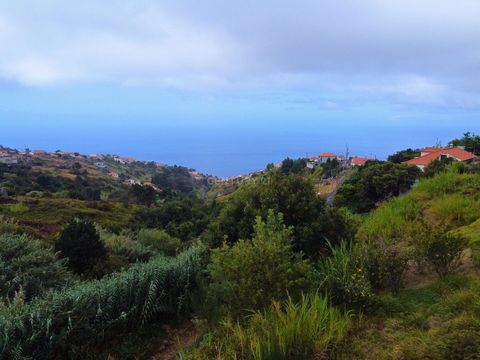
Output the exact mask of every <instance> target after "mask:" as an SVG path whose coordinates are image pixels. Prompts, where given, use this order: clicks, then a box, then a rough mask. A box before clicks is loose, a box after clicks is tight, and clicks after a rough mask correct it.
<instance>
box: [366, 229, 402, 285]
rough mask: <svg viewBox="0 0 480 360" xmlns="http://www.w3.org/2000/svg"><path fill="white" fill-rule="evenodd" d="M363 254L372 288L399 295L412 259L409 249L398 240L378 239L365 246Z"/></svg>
mask: <svg viewBox="0 0 480 360" xmlns="http://www.w3.org/2000/svg"><path fill="white" fill-rule="evenodd" d="M362 252H363V254H362V256H363V257H364V261H365V268H366V271H367V276H368V278H369V280H370V283H371V284H372V286H373V287H374V288H375V289H389V290H390V291H391V293H392V294H394V295H396V294H398V292H399V291H400V289H401V288H402V287H403V281H404V275H405V272H406V270H407V268H408V261H409V259H410V258H411V256H410V253H409V249H407V248H405V247H404V246H403V245H402V244H401V243H400V242H399V241H397V240H389V241H385V240H383V239H377V240H375V241H372V242H370V243H367V244H363V249H362Z"/></svg>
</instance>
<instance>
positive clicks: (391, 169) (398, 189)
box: [335, 163, 421, 213]
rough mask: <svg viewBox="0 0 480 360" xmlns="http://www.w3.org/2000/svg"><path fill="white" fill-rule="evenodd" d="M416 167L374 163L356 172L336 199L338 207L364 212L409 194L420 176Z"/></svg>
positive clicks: (339, 191)
mask: <svg viewBox="0 0 480 360" xmlns="http://www.w3.org/2000/svg"><path fill="white" fill-rule="evenodd" d="M420 173H421V171H420V170H419V169H418V168H417V167H416V166H409V165H403V164H393V163H372V164H371V165H366V166H363V167H361V168H359V169H357V170H356V171H354V172H353V173H352V174H351V175H350V177H349V178H348V179H347V181H346V182H345V183H344V184H343V186H342V187H341V188H340V189H339V190H338V192H337V194H336V196H335V204H336V205H337V206H345V207H348V208H349V209H351V210H352V211H353V212H358V213H363V212H368V211H370V210H371V209H373V208H374V207H375V206H376V205H377V204H378V203H380V202H382V201H385V200H387V199H389V198H391V197H395V196H399V195H400V194H403V193H405V192H407V191H408V190H409V189H410V188H411V186H412V185H413V184H414V183H415V181H416V180H417V178H418V177H419V176H420Z"/></svg>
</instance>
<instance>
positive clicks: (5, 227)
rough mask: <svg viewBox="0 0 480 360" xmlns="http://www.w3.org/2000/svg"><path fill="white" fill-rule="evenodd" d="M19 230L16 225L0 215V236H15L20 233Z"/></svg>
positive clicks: (11, 220) (13, 221)
mask: <svg viewBox="0 0 480 360" xmlns="http://www.w3.org/2000/svg"><path fill="white" fill-rule="evenodd" d="M20 232H21V229H20V226H19V225H18V223H17V222H16V221H15V220H13V219H9V218H7V217H5V216H3V215H0V235H2V234H16V233H20Z"/></svg>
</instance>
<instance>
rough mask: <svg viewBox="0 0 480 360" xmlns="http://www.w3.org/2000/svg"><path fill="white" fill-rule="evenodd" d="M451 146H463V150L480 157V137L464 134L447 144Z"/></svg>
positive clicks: (468, 133)
mask: <svg viewBox="0 0 480 360" xmlns="http://www.w3.org/2000/svg"><path fill="white" fill-rule="evenodd" d="M449 144H450V145H452V146H464V147H465V150H467V151H470V152H472V153H474V154H475V155H480V136H479V135H475V134H474V133H470V132H466V133H464V134H463V137H462V138H460V139H454V140H452V141H450V143H449Z"/></svg>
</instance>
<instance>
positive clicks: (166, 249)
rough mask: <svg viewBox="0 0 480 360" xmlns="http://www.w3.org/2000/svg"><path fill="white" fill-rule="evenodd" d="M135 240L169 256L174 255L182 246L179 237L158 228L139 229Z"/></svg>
mask: <svg viewBox="0 0 480 360" xmlns="http://www.w3.org/2000/svg"><path fill="white" fill-rule="evenodd" d="M137 241H138V242H139V243H140V244H141V245H143V246H146V247H148V248H150V249H152V250H154V251H157V252H160V253H162V254H164V255H169V256H174V255H175V254H176V253H177V252H178V251H179V250H180V248H181V247H182V242H181V241H180V239H177V238H174V237H172V236H170V235H169V234H167V233H166V232H165V231H163V230H158V229H141V230H140V231H139V232H138V234H137Z"/></svg>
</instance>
